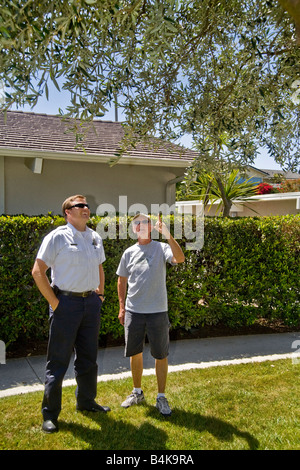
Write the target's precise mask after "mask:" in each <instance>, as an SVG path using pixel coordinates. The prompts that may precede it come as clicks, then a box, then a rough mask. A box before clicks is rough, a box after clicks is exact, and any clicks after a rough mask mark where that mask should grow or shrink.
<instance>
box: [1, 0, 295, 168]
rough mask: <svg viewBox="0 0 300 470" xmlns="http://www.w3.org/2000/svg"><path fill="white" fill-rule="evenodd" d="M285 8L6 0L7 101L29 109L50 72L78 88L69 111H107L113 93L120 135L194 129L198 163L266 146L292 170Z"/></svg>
mask: <svg viewBox="0 0 300 470" xmlns="http://www.w3.org/2000/svg"><path fill="white" fill-rule="evenodd" d="M295 2H296V3H297V2H298V0H285V1H284V2H283V0H282V3H283V4H287V3H288V4H289V3H295ZM284 8H286V5H284ZM284 8H283V6H282V5H281V4H280V3H279V2H278V1H276V0H267V1H265V0H249V1H247V2H246V1H241V0H230V1H228V0H187V1H184V2H182V1H180V0H166V1H161V0H62V1H60V2H56V1H54V0H44V1H43V2H40V1H38V0H27V1H25V0H23V1H21V0H2V7H1V12H0V41H1V55H0V80H2V82H3V83H4V84H5V102H4V103H2V108H3V109H8V108H9V107H10V106H11V105H12V104H13V103H14V104H16V105H18V106H23V105H24V104H25V103H29V104H31V105H32V107H34V106H35V104H36V103H37V101H38V99H39V97H40V96H41V95H42V94H45V95H46V96H47V97H48V94H49V90H48V84H49V81H52V82H53V83H54V84H55V86H56V87H57V88H60V87H61V88H62V89H64V90H68V91H69V92H70V94H71V102H70V106H69V107H68V109H67V113H65V116H66V117H75V118H79V119H80V120H89V119H90V120H92V119H93V118H95V117H99V116H100V117H101V116H103V115H104V113H105V111H106V110H107V109H108V108H109V107H110V106H111V105H112V103H113V102H114V101H115V99H116V97H118V103H119V106H120V107H121V108H122V109H123V113H124V115H125V117H126V119H125V120H126V135H128V139H127V140H126V141H125V144H128V142H130V141H132V139H133V137H132V136H133V135H135V134H138V135H139V136H140V137H143V136H144V137H145V136H151V135H155V136H159V137H162V138H166V139H169V140H170V139H174V140H175V141H176V139H178V138H179V137H181V136H182V135H186V134H189V135H191V136H192V137H193V142H194V146H195V149H196V150H197V151H198V153H199V158H198V159H197V160H196V161H195V167H196V168H197V167H199V166H200V167H203V166H205V167H206V168H207V169H208V170H210V169H211V168H212V167H214V168H215V167H216V166H218V167H220V168H221V169H223V167H224V163H225V164H226V165H227V166H229V167H236V166H245V165H246V164H249V163H251V162H253V161H254V159H255V157H256V155H257V151H258V148H259V147H260V146H265V147H267V148H268V150H269V153H270V155H272V156H273V157H274V158H275V159H276V161H278V162H279V163H281V164H282V166H285V167H286V168H295V167H296V166H297V164H298V162H299V155H300V145H299V137H300V135H299V133H300V131H299V112H300V111H299V101H300V100H299V98H298V93H299V89H298V88H299V85H300V47H299V41H298V40H297V31H298V30H296V27H297V23H296V19H295V22H294V21H293V17H292V16H290V14H289V13H288V12H287V11H286V9H284ZM296 11H297V9H296ZM291 12H292V13H293V11H292V10H291ZM298 80H299V82H298ZM293 87H296V88H293ZM297 87H298V88H297ZM50 98H51V97H50Z"/></svg>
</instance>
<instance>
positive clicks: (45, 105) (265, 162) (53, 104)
mask: <svg viewBox="0 0 300 470" xmlns="http://www.w3.org/2000/svg"><path fill="white" fill-rule="evenodd" d="M48 86H49V101H47V99H46V97H45V96H42V97H40V98H39V101H38V103H37V105H36V106H35V107H34V108H33V109H31V108H30V106H25V107H24V108H18V111H27V112H33V113H45V114H54V115H55V114H58V109H59V108H61V109H62V110H63V111H65V110H66V107H67V106H68V105H69V95H68V93H67V92H64V91H61V92H59V91H58V90H57V89H56V88H55V86H54V85H53V84H52V83H49V85H48ZM12 109H14V110H15V109H16V108H15V107H14V108H12ZM118 114H119V121H122V115H121V113H120V110H119V113H118ZM102 120H106V121H114V120H115V110H114V109H110V110H109V111H108V112H107V113H106V114H105V115H104V116H103V118H102ZM190 141H191V139H190V138H189V137H188V136H187V138H183V139H182V140H181V143H182V145H184V146H185V147H190ZM253 166H255V167H256V168H260V169H269V170H280V165H278V163H276V162H275V161H274V159H273V158H271V157H269V156H268V154H267V151H265V150H264V149H261V155H260V156H259V157H258V158H257V159H256V160H255V162H254V164H253Z"/></svg>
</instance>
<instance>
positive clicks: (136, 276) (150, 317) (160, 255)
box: [117, 214, 184, 415]
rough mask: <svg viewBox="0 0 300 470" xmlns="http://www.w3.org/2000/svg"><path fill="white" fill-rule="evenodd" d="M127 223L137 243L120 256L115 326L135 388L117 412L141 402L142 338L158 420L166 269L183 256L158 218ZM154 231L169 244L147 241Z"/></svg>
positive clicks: (164, 361) (165, 339) (164, 365)
mask: <svg viewBox="0 0 300 470" xmlns="http://www.w3.org/2000/svg"><path fill="white" fill-rule="evenodd" d="M132 223H133V231H134V232H135V233H136V235H137V240H138V241H137V243H136V244H135V245H133V246H132V247H130V248H128V249H127V250H125V252H124V253H123V255H122V258H121V261H120V264H119V267H118V269H117V274H118V276H119V278H118V295H119V303H120V311H119V320H120V323H121V324H122V325H124V328H125V356H127V357H130V365H131V371H132V378H133V385H134V389H133V392H132V393H131V394H130V395H129V396H128V397H127V398H126V400H125V401H124V402H123V403H122V406H123V407H124V408H127V407H129V406H131V405H134V404H137V403H140V402H141V401H142V400H143V399H144V394H143V391H142V389H141V381H142V374H143V345H144V338H145V334H146V333H147V336H148V340H149V344H150V348H151V354H152V356H153V357H154V358H155V369H156V376H157V384H158V396H157V400H156V406H157V408H158V409H159V411H160V412H161V413H162V414H163V415H170V414H171V410H170V407H169V405H168V402H167V399H166V398H165V386H166V379H167V372H168V357H167V356H168V351H169V319H168V311H167V310H168V301H167V289H166V263H167V262H169V263H170V264H172V265H174V264H177V263H183V262H184V254H183V252H182V250H181V248H180V246H179V245H178V243H177V242H176V241H175V240H174V238H173V237H172V235H171V234H170V232H169V231H168V229H167V227H166V225H165V224H164V223H163V222H162V221H161V218H160V217H159V219H158V222H157V223H156V225H155V226H154V227H153V226H152V224H151V219H150V217H148V216H147V215H145V214H139V215H137V216H135V217H134V219H133V221H132ZM153 228H154V229H155V230H157V231H158V232H159V233H162V234H163V235H164V236H165V238H166V239H167V241H168V243H161V242H157V241H154V240H152V239H151V231H152V229H153ZM126 294H127V296H126Z"/></svg>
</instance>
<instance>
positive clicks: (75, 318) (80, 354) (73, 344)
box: [42, 293, 102, 420]
mask: <svg viewBox="0 0 300 470" xmlns="http://www.w3.org/2000/svg"><path fill="white" fill-rule="evenodd" d="M57 297H58V298H59V304H58V307H57V308H56V310H55V311H54V312H53V310H52V308H51V307H50V330H49V343H48V353H47V365H46V374H45V392H44V398H43V403H42V414H43V417H44V420H48V419H51V420H53V419H54V420H55V419H57V418H58V415H59V413H60V411H61V399H62V383H63V379H64V376H65V374H66V371H67V369H68V367H69V363H70V360H71V356H72V354H73V351H74V352H75V359H74V370H75V378H76V382H77V388H76V399H77V405H78V406H79V407H80V408H88V407H89V406H90V405H91V404H93V403H94V400H95V398H96V394H97V372H98V366H97V354H98V339H99V329H100V312H101V306H102V302H101V300H100V299H99V297H98V295H97V294H96V293H92V294H91V295H90V296H88V297H73V296H66V295H61V294H58V296H57Z"/></svg>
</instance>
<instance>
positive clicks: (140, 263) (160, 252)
mask: <svg viewBox="0 0 300 470" xmlns="http://www.w3.org/2000/svg"><path fill="white" fill-rule="evenodd" d="M172 258H173V253H172V250H171V247H170V246H169V245H168V244H167V243H161V242H157V241H154V240H152V241H151V242H150V243H148V244H147V245H139V244H138V243H136V244H135V245H133V246H131V247H130V248H127V250H125V251H124V253H123V255H122V258H121V261H120V264H119V266H118V269H117V275H118V276H122V277H127V278H128V289H127V297H126V304H125V308H126V310H130V311H131V312H134V313H157V312H166V311H167V310H168V299H167V288H166V263H167V262H169V263H170V264H173V263H172Z"/></svg>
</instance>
